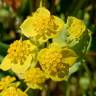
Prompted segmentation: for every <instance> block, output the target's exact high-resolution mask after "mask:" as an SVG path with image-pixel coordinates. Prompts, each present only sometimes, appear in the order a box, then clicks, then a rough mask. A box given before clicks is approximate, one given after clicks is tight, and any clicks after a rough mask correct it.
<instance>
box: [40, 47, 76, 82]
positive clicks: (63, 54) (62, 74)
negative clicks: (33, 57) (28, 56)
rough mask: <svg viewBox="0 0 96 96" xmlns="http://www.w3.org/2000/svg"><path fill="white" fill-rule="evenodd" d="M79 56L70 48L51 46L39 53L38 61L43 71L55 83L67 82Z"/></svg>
mask: <svg viewBox="0 0 96 96" xmlns="http://www.w3.org/2000/svg"><path fill="white" fill-rule="evenodd" d="M76 59H77V55H76V54H75V53H74V51H72V50H71V49H68V48H63V49H62V48H60V47H59V46H57V45H56V46H54V45H53V46H51V47H50V48H45V49H42V50H41V51H40V52H39V55H38V60H39V63H40V65H41V68H42V70H44V72H45V73H47V74H48V76H49V77H50V78H51V79H52V80H54V81H62V80H65V79H66V77H67V76H68V71H69V67H70V66H72V64H74V63H75V61H76Z"/></svg>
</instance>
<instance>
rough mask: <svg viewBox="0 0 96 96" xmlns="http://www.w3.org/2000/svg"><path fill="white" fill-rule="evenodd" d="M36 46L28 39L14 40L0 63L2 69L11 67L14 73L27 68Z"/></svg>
mask: <svg viewBox="0 0 96 96" xmlns="http://www.w3.org/2000/svg"><path fill="white" fill-rule="evenodd" d="M35 50H36V46H35V45H33V44H32V43H31V42H30V40H24V41H22V40H16V41H15V42H13V43H12V44H11V45H10V48H9V49H8V54H7V56H6V57H5V58H4V60H3V62H2V63H1V65H0V68H1V69H2V70H4V71H6V70H9V69H12V70H13V71H14V72H16V73H22V72H24V71H25V70H27V69H28V68H29V66H30V64H31V63H32V59H33V57H34V56H35V52H34V51H35Z"/></svg>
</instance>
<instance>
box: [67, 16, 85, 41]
mask: <svg viewBox="0 0 96 96" xmlns="http://www.w3.org/2000/svg"><path fill="white" fill-rule="evenodd" d="M67 22H68V25H69V26H68V33H69V38H70V39H79V38H80V37H81V36H82V34H83V33H84V31H85V30H86V26H85V24H84V23H83V21H81V20H79V19H77V18H75V17H72V16H70V17H68V20H67Z"/></svg>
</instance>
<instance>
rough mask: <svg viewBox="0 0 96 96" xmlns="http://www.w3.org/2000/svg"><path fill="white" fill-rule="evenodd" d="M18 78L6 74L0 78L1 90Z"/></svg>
mask: <svg viewBox="0 0 96 96" xmlns="http://www.w3.org/2000/svg"><path fill="white" fill-rule="evenodd" d="M15 80H16V78H15V77H10V76H6V77H3V78H2V79H1V80H0V91H1V90H4V89H5V88H7V87H8V86H9V85H10V84H11V83H12V82H14V81H15Z"/></svg>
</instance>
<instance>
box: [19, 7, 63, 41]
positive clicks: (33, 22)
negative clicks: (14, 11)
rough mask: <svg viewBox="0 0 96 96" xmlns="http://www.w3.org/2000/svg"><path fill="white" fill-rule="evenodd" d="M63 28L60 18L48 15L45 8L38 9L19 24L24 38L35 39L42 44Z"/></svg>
mask: <svg viewBox="0 0 96 96" xmlns="http://www.w3.org/2000/svg"><path fill="white" fill-rule="evenodd" d="M63 26H64V22H63V21H62V20H61V19H60V18H58V17H56V16H52V15H50V12H49V11H48V10H47V9H46V8H44V7H40V8H38V9H37V11H36V12H35V13H33V15H32V16H29V17H28V18H27V19H26V20H25V21H24V22H23V24H21V26H20V28H21V32H22V33H23V34H24V35H25V36H27V37H35V38H36V39H37V40H39V41H40V42H43V41H46V40H47V39H48V38H52V37H54V36H55V35H56V34H57V33H58V32H60V31H61V30H62V28H63Z"/></svg>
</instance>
